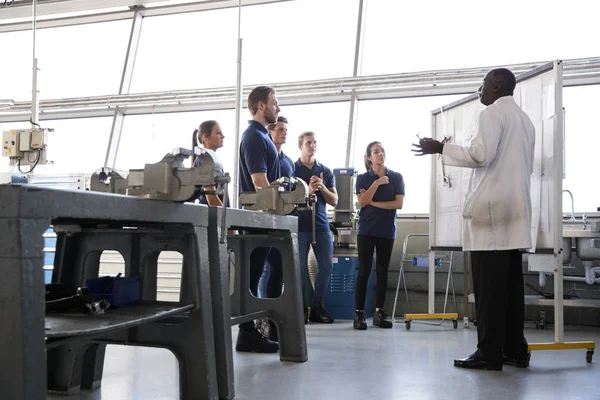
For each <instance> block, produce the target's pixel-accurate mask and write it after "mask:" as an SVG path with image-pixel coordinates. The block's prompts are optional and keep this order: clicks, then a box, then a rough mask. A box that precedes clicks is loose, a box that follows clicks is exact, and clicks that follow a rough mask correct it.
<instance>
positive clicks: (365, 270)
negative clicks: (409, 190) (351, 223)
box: [354, 142, 404, 330]
mask: <svg viewBox="0 0 600 400" xmlns="http://www.w3.org/2000/svg"><path fill="white" fill-rule="evenodd" d="M364 161H365V168H366V169H367V172H365V173H364V174H361V175H359V176H358V178H357V179H356V197H357V199H358V204H359V205H360V213H359V216H358V227H357V248H358V263H359V269H358V277H357V279H356V312H355V314H354V329H359V330H365V329H367V323H366V321H365V315H364V309H365V297H366V295H367V282H368V280H369V275H370V274H371V269H372V264H373V254H374V253H375V254H376V255H377V257H376V265H375V273H376V275H377V285H376V288H375V307H376V309H375V316H374V317H373V325H374V326H378V327H380V328H391V327H392V321H391V320H390V319H389V317H388V316H387V314H386V313H385V311H383V303H384V301H385V294H386V289H387V277H388V269H389V266H390V259H391V257H392V249H393V248H394V240H395V239H396V210H399V209H401V208H402V204H403V203H404V180H403V179H402V175H400V174H399V173H398V172H394V171H392V170H390V169H388V168H386V166H385V150H384V148H383V146H382V144H381V143H380V142H371V143H369V145H368V146H367V150H366V151H365V156H364Z"/></svg>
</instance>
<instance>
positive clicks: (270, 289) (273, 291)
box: [258, 116, 294, 339]
mask: <svg viewBox="0 0 600 400" xmlns="http://www.w3.org/2000/svg"><path fill="white" fill-rule="evenodd" d="M267 129H268V131H269V136H270V137H271V140H272V141H273V144H274V145H275V148H276V149H277V153H278V154H279V163H280V168H281V173H280V177H286V178H291V177H292V176H294V161H292V159H291V158H289V157H288V156H287V155H285V153H284V152H283V150H282V149H281V147H282V145H283V144H284V143H285V142H286V139H287V131H288V120H287V118H286V117H283V116H279V117H278V118H277V123H275V124H269V126H267ZM281 264H282V261H281V254H279V252H278V251H271V252H270V253H269V258H268V260H267V263H266V264H265V269H264V271H263V274H262V276H261V277H260V282H259V284H258V291H259V294H260V295H261V297H268V298H274V297H279V296H280V295H281V288H282V285H283V274H282V271H281V268H280V266H281ZM273 266H274V267H273ZM272 267H273V268H272ZM275 337H276V335H275V336H271V339H274V338H275Z"/></svg>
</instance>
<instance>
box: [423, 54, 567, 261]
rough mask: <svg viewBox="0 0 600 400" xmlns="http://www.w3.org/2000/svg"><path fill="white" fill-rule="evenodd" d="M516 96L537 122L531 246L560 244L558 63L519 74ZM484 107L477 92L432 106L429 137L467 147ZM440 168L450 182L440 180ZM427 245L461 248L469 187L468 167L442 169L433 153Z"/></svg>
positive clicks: (561, 159) (559, 80) (560, 165)
mask: <svg viewBox="0 0 600 400" xmlns="http://www.w3.org/2000/svg"><path fill="white" fill-rule="evenodd" d="M514 99H515V101H516V102H517V104H519V105H520V106H521V108H522V109H523V110H524V111H525V112H526V113H527V114H528V115H529V117H530V118H531V120H532V121H533V124H534V126H535V133H536V138H535V157H534V171H533V174H532V176H531V206H532V211H533V218H532V224H531V237H532V243H533V248H534V249H538V250H539V249H548V250H549V249H552V250H557V249H558V248H560V247H562V240H561V238H562V196H561V195H562V176H563V173H562V168H563V133H562V130H563V123H562V119H563V113H562V64H561V63H560V61H556V62H554V63H549V64H546V65H543V66H541V67H539V68H536V69H534V70H532V71H529V72H527V73H525V74H522V75H520V76H518V77H517V87H516V88H515V92H514ZM484 108H485V106H484V105H482V104H481V103H480V101H479V97H478V95H477V94H476V93H475V94H473V95H470V96H467V97H465V98H464V99H461V100H458V101H456V102H454V103H451V104H449V105H447V106H444V107H441V108H439V109H436V110H433V111H432V112H431V114H432V137H433V138H435V139H437V140H442V139H443V138H444V137H445V136H446V137H447V136H449V137H450V138H451V139H450V143H455V144H459V145H467V144H468V142H469V140H470V138H471V137H472V136H473V135H474V134H475V130H476V127H477V118H478V115H479V113H480V112H481V110H483V109H484ZM442 168H444V169H445V175H446V176H447V177H449V180H450V183H449V184H448V183H447V182H444V178H443V177H444V175H443V172H442ZM431 171H432V174H431V179H432V181H431V203H430V207H431V208H430V211H431V212H430V219H429V232H430V247H431V248H432V249H435V248H445V247H452V248H460V247H462V230H463V218H462V205H463V202H464V199H465V196H466V194H467V192H468V189H469V180H470V177H471V171H472V170H471V169H470V168H460V167H449V166H444V167H442V162H441V157H434V158H433V160H432V168H431Z"/></svg>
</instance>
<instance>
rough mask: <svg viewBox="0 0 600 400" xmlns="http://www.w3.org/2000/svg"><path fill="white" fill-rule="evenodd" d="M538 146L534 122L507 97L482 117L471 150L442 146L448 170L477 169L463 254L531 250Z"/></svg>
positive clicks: (465, 212) (466, 215)
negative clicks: (532, 190) (532, 187)
mask: <svg viewBox="0 0 600 400" xmlns="http://www.w3.org/2000/svg"><path fill="white" fill-rule="evenodd" d="M534 145H535V128H534V126H533V123H532V122H531V119H530V118H529V117H528V116H527V114H525V112H524V111H523V110H522V109H521V108H520V107H519V106H518V105H517V103H516V102H515V101H514V99H513V97H512V96H504V97H501V98H499V99H498V100H496V101H495V102H494V104H491V105H490V106H488V107H487V108H485V109H484V110H483V111H481V113H480V114H479V118H478V121H477V130H476V132H475V136H473V137H472V138H471V141H470V143H469V144H468V145H467V146H465V147H463V146H459V145H456V144H446V145H445V146H444V151H443V153H442V155H443V157H442V162H443V163H444V164H445V165H449V166H457V167H466V168H473V171H472V173H471V181H470V185H469V192H468V193H467V195H466V197H465V204H464V206H463V218H464V222H463V241H462V247H463V250H465V251H489V250H514V249H529V248H530V247H531V196H530V190H529V188H530V182H531V173H532V172H533V158H534Z"/></svg>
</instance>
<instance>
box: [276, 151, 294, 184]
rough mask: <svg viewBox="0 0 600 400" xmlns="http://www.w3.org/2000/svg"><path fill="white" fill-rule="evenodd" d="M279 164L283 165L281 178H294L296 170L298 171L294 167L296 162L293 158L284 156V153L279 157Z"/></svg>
mask: <svg viewBox="0 0 600 400" xmlns="http://www.w3.org/2000/svg"><path fill="white" fill-rule="evenodd" d="M279 163H280V164H281V176H280V177H286V178H291V177H292V176H294V170H295V169H296V166H295V165H294V162H293V161H292V159H291V158H289V157H288V156H286V155H285V154H283V151H282V152H281V154H280V155H279Z"/></svg>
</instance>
